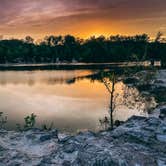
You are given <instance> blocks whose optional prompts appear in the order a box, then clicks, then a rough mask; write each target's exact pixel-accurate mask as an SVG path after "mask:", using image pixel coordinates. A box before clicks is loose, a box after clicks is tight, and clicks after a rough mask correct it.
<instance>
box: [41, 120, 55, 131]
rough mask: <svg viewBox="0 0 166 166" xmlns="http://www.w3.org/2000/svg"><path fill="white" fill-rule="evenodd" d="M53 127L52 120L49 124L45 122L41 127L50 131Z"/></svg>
mask: <svg viewBox="0 0 166 166" xmlns="http://www.w3.org/2000/svg"><path fill="white" fill-rule="evenodd" d="M52 128H53V122H52V123H51V124H50V126H47V125H46V124H43V125H42V129H43V130H46V131H50V130H52Z"/></svg>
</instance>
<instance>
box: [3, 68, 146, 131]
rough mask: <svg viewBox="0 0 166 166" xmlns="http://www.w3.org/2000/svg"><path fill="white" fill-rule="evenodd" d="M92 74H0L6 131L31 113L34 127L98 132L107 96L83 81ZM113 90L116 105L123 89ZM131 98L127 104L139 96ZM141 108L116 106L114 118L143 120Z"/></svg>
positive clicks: (98, 86)
mask: <svg viewBox="0 0 166 166" xmlns="http://www.w3.org/2000/svg"><path fill="white" fill-rule="evenodd" d="M92 74H93V71H90V70H74V71H6V72H0V112H4V113H5V114H6V115H7V116H8V121H9V122H8V125H7V127H8V129H14V128H15V124H16V123H21V124H22V123H23V118H24V117H25V116H26V115H29V114H31V113H32V112H33V113H35V114H36V115H37V125H38V126H40V125H42V124H45V123H46V124H50V123H51V122H53V123H54V127H55V128H58V129H60V130H63V131H67V132H76V131H79V130H85V129H89V130H94V131H95V130H98V129H99V119H100V118H103V117H104V116H106V115H108V106H109V93H108V92H107V90H106V88H105V86H104V84H103V83H102V82H100V81H98V80H94V81H92V80H91V79H89V78H87V77H86V76H89V75H92ZM76 78H78V79H76ZM73 79H74V80H75V81H74V82H73V81H71V80H73ZM115 89H116V93H119V94H120V95H119V96H120V97H119V101H120V100H121V98H122V97H123V96H124V89H126V85H125V84H123V83H122V82H118V83H117V84H116V87H115ZM130 93H131V90H130ZM131 94H132V95H131V96H130V98H129V100H131V99H132V96H133V95H134V94H136V95H139V92H138V91H137V90H136V89H132V93H131ZM140 100H141V99H140ZM141 103H143V100H142V101H141ZM144 106H145V105H143V106H142V107H141V109H140V110H137V109H129V108H127V107H126V106H124V105H120V106H118V107H117V110H116V111H115V113H114V118H115V119H118V120H126V119H127V118H129V117H130V116H132V115H143V116H147V113H146V112H145V111H143V109H144Z"/></svg>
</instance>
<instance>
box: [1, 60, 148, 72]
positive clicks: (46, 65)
mask: <svg viewBox="0 0 166 166" xmlns="http://www.w3.org/2000/svg"><path fill="white" fill-rule="evenodd" d="M135 66H139V67H142V66H145V67H149V66H150V61H145V62H117V63H115V62H113V63H41V64H32V63H31V64H22V63H21V64H18V63H16V64H15V63H9V64H0V70H37V69H39V70H44V69H46V70H47V69H59V70H61V69H104V68H116V67H118V68H119V67H135Z"/></svg>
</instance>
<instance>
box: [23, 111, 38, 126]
mask: <svg viewBox="0 0 166 166" xmlns="http://www.w3.org/2000/svg"><path fill="white" fill-rule="evenodd" d="M24 120H25V125H24V128H25V129H29V128H33V127H34V126H35V123H36V115H35V114H34V113H32V114H31V115H30V116H26V117H25V118H24Z"/></svg>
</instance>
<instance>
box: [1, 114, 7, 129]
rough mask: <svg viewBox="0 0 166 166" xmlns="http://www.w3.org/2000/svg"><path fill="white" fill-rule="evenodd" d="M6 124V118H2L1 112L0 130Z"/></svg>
mask: <svg viewBox="0 0 166 166" xmlns="http://www.w3.org/2000/svg"><path fill="white" fill-rule="evenodd" d="M6 123H7V116H3V112H0V129H4V127H5V124H6Z"/></svg>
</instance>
